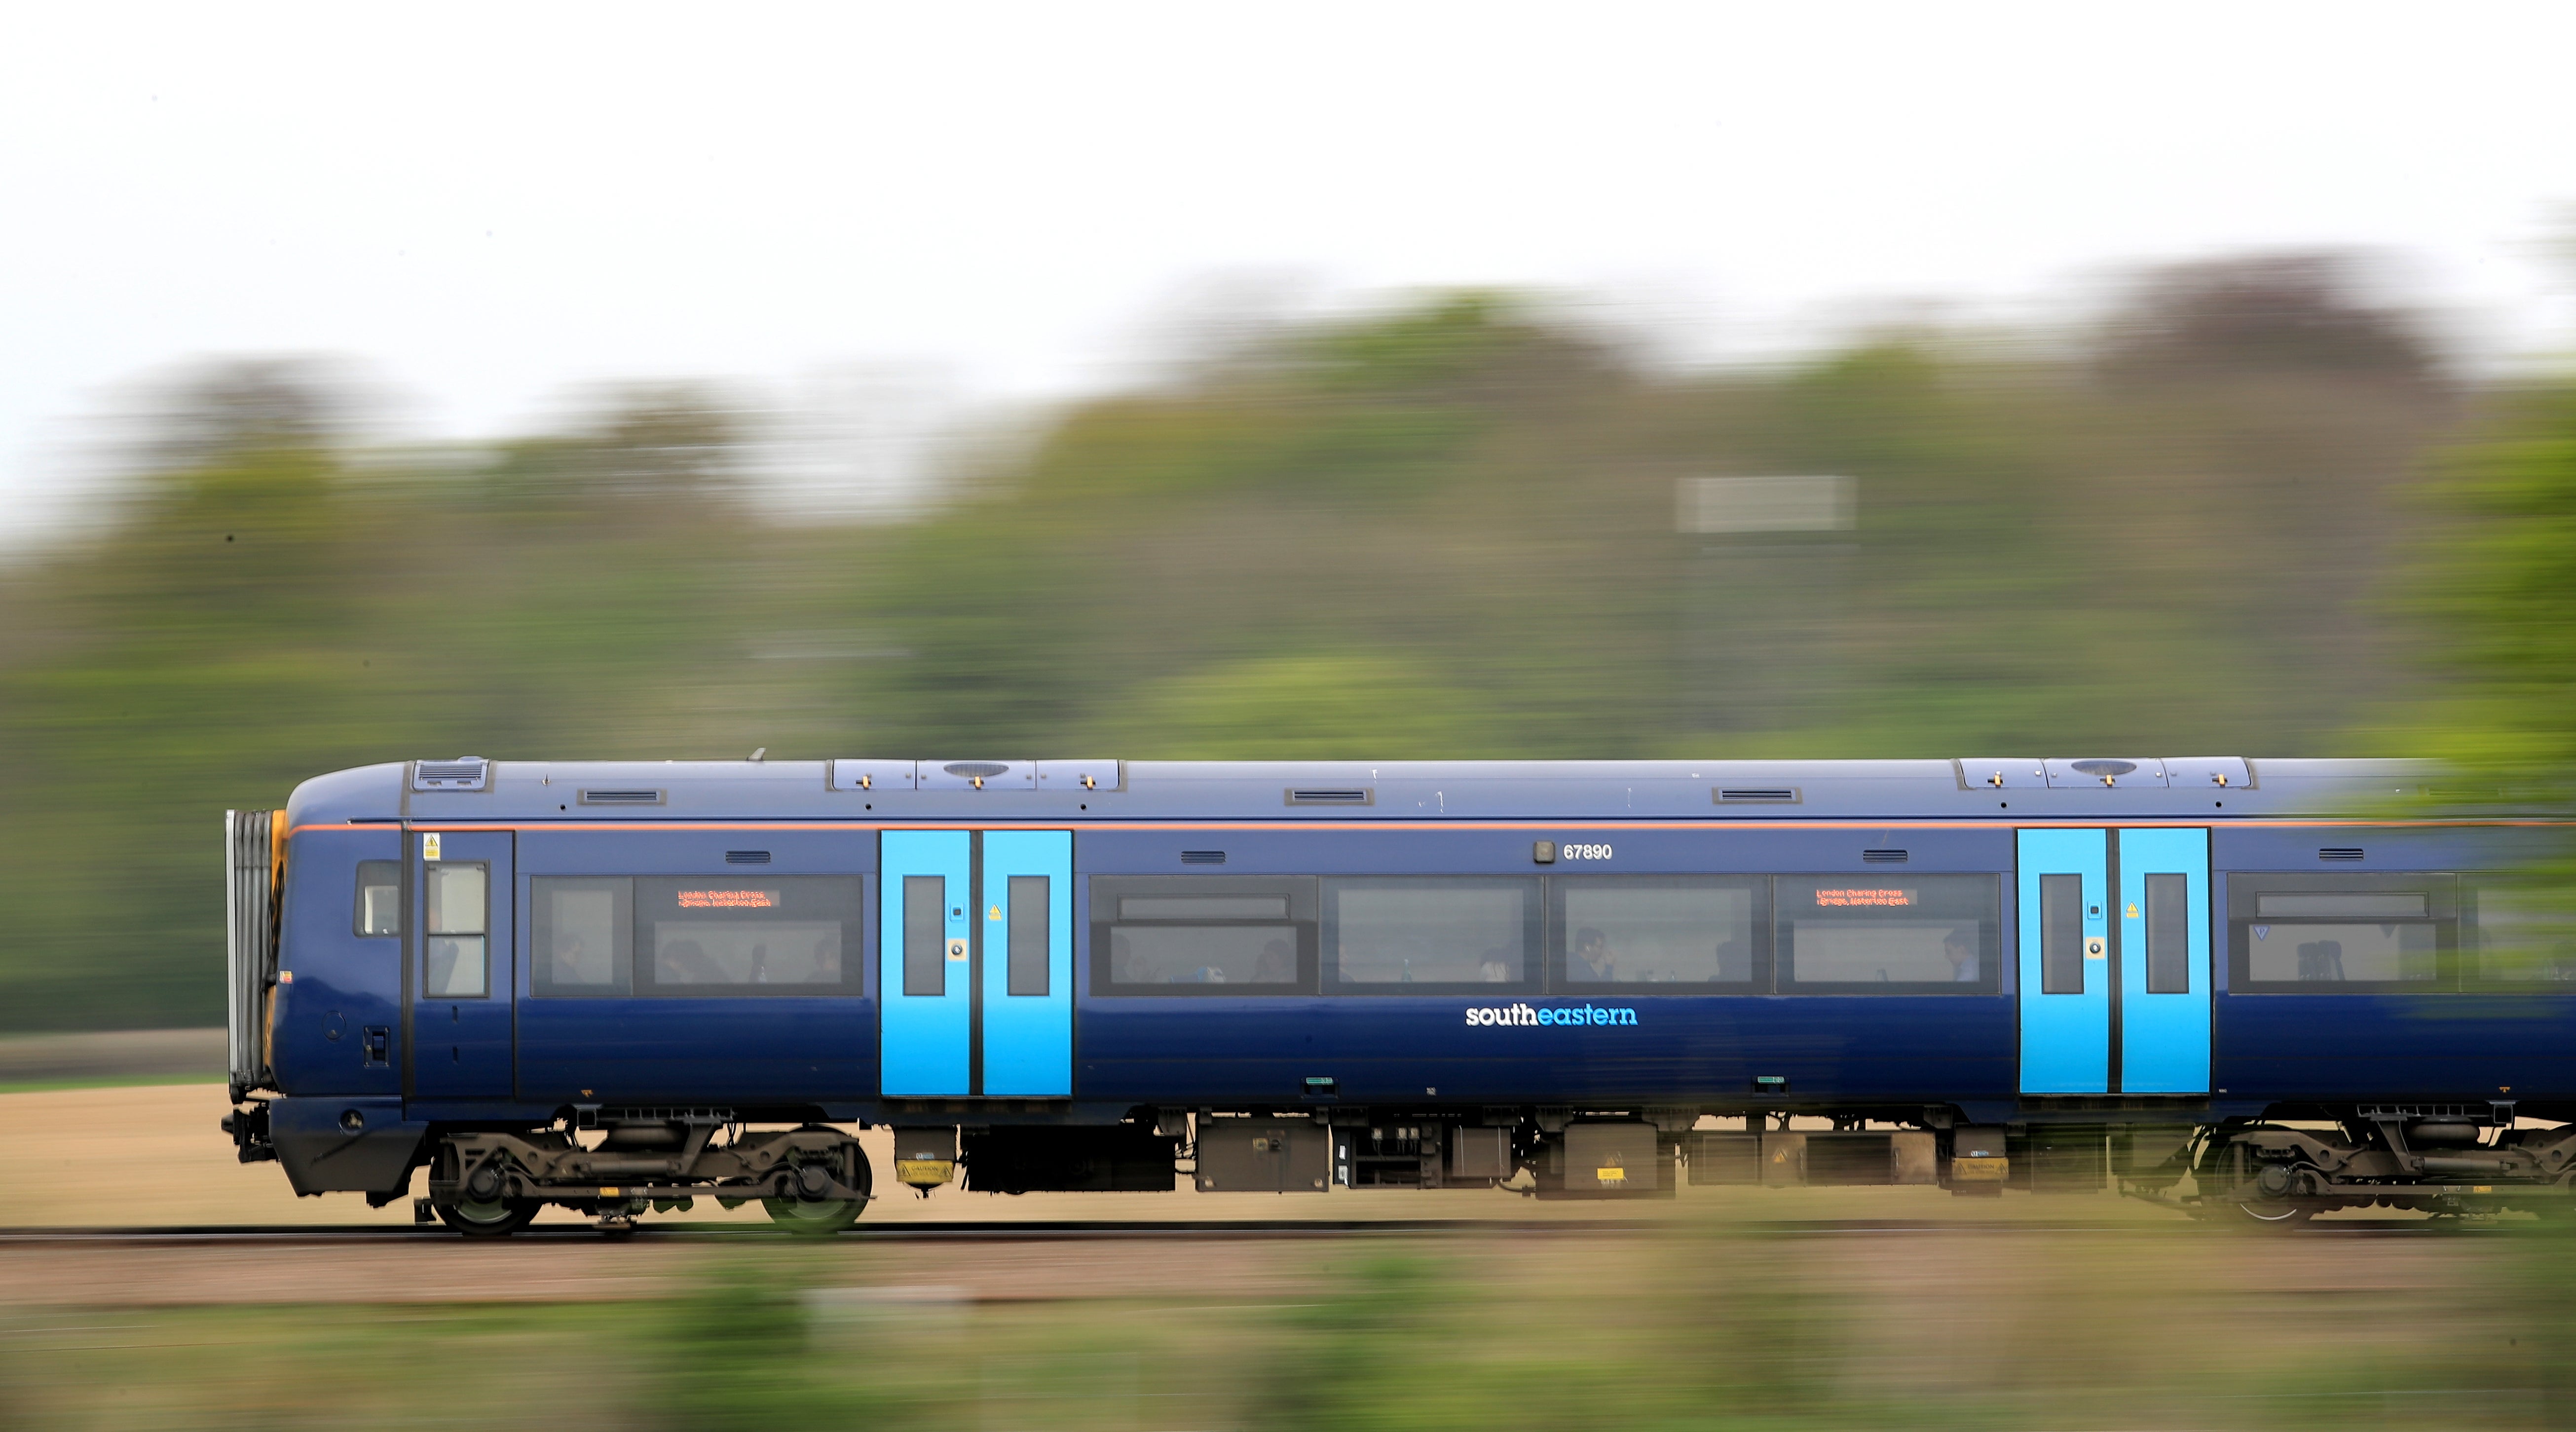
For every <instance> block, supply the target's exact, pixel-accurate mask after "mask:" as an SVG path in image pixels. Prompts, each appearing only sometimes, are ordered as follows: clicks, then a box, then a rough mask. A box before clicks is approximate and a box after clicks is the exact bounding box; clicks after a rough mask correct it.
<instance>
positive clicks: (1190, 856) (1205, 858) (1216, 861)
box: [1181, 850, 1225, 865]
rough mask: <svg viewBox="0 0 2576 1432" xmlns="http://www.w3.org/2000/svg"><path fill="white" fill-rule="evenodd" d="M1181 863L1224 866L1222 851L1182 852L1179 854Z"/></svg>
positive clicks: (1223, 853)
mask: <svg viewBox="0 0 2576 1432" xmlns="http://www.w3.org/2000/svg"><path fill="white" fill-rule="evenodd" d="M1181 863H1182V864H1183V865H1223V864H1225V852H1224V851H1222V850H1184V851H1182V852H1181Z"/></svg>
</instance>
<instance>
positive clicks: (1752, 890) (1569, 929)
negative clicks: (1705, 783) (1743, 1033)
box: [1485, 873, 1772, 999]
mask: <svg viewBox="0 0 2576 1432" xmlns="http://www.w3.org/2000/svg"><path fill="white" fill-rule="evenodd" d="M1546 880H1547V890H1546V905H1547V913H1546V931H1545V940H1546V964H1547V976H1546V977H1547V992H1548V993H1550V994H1563V995H1569V996H1581V997H1583V998H1587V999H1603V998H1611V997H1617V998H1623V999H1624V998H1627V997H1629V996H1632V995H1634V996H1653V997H1656V998H1667V997H1671V996H1675V995H1698V996H1702V997H1710V998H1713V997H1716V996H1720V995H1753V994H1767V993H1769V992H1770V989H1771V940H1772V933H1771V932H1772V921H1771V895H1772V890H1771V882H1772V877H1770V876H1768V875H1745V874H1724V873H1709V874H1684V875H1675V874H1661V873H1641V874H1609V873H1605V874H1593V875H1551V876H1548V877H1546ZM1693 886H1703V887H1715V888H1729V887H1734V888H1742V889H1744V890H1745V891H1746V892H1747V893H1749V894H1750V895H1752V897H1753V914H1752V923H1751V930H1750V933H1749V934H1748V936H1747V939H1748V943H1749V946H1750V950H1751V960H1750V962H1749V964H1748V966H1747V968H1746V972H1745V977H1744V978H1743V979H1742V980H1704V981H1700V982H1697V983H1688V984H1685V983H1679V982H1674V983H1658V982H1651V981H1644V980H1639V981H1633V982H1631V981H1620V980H1612V981H1609V982H1607V983H1603V982H1601V981H1597V980H1581V981H1578V980H1575V979H1573V978H1572V977H1571V976H1569V975H1568V974H1567V969H1568V963H1567V957H1568V956H1569V955H1570V954H1571V953H1572V944H1573V921H1572V919H1571V918H1570V917H1569V916H1568V914H1567V912H1566V902H1565V896H1566V895H1567V894H1569V893H1572V892H1574V891H1579V890H1615V889H1620V888H1627V889H1687V888H1691V887H1693ZM1485 988H1489V989H1491V988H1499V987H1498V986H1491V985H1488V986H1485Z"/></svg>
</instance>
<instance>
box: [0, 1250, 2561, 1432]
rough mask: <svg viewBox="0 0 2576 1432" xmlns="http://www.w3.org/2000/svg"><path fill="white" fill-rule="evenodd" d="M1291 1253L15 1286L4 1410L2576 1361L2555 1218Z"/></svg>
mask: <svg viewBox="0 0 2576 1432" xmlns="http://www.w3.org/2000/svg"><path fill="white" fill-rule="evenodd" d="M1132 1246H1133V1248H1134V1250H1135V1257H1136V1258H1137V1259H1139V1260H1140V1261H1143V1262H1146V1263H1148V1264H1150V1263H1152V1262H1153V1261H1154V1260H1156V1259H1157V1258H1159V1257H1162V1256H1164V1255H1163V1253H1162V1251H1161V1250H1160V1249H1158V1247H1157V1246H1156V1245H1152V1244H1141V1243H1140V1244H1135V1245H1132ZM1299 1249H1300V1253H1301V1256H1302V1258H1303V1260H1304V1266H1303V1270H1302V1276H1301V1278H1300V1279H1299V1282H1300V1283H1301V1284H1302V1285H1303V1287H1302V1290H1301V1291H1297V1292H1295V1293H1293V1294H1288V1295H1283V1296H1276V1297H1274V1296H1269V1295H1266V1294H1265V1295H1262V1296H1259V1297H1253V1298H1247V1297H1245V1296H1243V1295H1242V1294H1239V1293H1230V1292H1229V1291H1228V1289H1227V1288H1225V1287H1224V1286H1221V1285H1212V1284H1211V1283H1210V1282H1207V1281H1202V1280H1201V1279H1199V1278H1198V1277H1196V1276H1195V1271H1196V1270H1195V1269H1194V1267H1193V1266H1192V1265H1191V1264H1190V1263H1189V1262H1187V1261H1177V1262H1174V1263H1173V1265H1172V1266H1171V1267H1170V1268H1169V1269H1168V1275H1169V1276H1168V1281H1169V1284H1170V1287H1169V1291H1168V1293H1167V1294H1165V1295H1162V1296H1156V1297H1151V1298H1142V1299H1136V1298H1128V1299H1088V1298H1073V1299H1065V1300H1052V1301H1050V1300H1029V1301H1003V1302H989V1301H988V1302H980V1303H979V1302H970V1301H966V1300H964V1299H963V1298H962V1296H961V1295H959V1293H958V1292H957V1290H955V1289H946V1288H922V1287H886V1286H882V1285H871V1284H870V1283H869V1282H868V1280H867V1278H866V1277H865V1276H864V1274H865V1272H866V1270H867V1268H868V1266H869V1260H868V1257H867V1252H866V1250H864V1249H859V1250H850V1249H848V1248H847V1247H846V1245H845V1246H844V1247H842V1248H836V1249H834V1250H833V1252H832V1255H831V1256H830V1257H829V1258H825V1257H819V1256H817V1250H814V1249H811V1248H802V1247H795V1246H776V1245H770V1246H763V1247H733V1248H727V1249H724V1250H722V1251H721V1252H720V1253H716V1254H713V1255H710V1256H709V1257H708V1258H706V1259H705V1260H703V1265H702V1266H703V1267H704V1269H705V1270H706V1271H705V1272H704V1273H703V1274H702V1276H701V1282H700V1284H699V1286H698V1287H696V1288H695V1289H694V1290H693V1291H692V1292H690V1293H689V1294H688V1295H686V1296H678V1297H665V1298H657V1299H652V1300H644V1301H634V1302H624V1303H578V1304H552V1305H549V1304H543V1303H536V1304H501V1303H496V1304H488V1305H481V1306H477V1305H472V1304H465V1305H457V1304H446V1305H413V1306H403V1307H395V1306H386V1305H381V1304H365V1303H358V1304H335V1303H330V1302H316V1303H313V1304H305V1305H292V1306H283V1307H280V1306H258V1307H235V1308H219V1309H202V1310H188V1311H138V1310H128V1309H112V1308H111V1309H99V1310H95V1311H93V1312H89V1313H84V1314H81V1315H77V1316H72V1315H58V1316H54V1317H51V1318H48V1319H45V1320H42V1321H39V1320H35V1319H30V1318H25V1317H19V1318H16V1319H13V1320H11V1321H9V1322H8V1323H6V1324H5V1325H0V1348H5V1353H0V1378H4V1379H5V1384H0V1406H5V1407H6V1409H7V1414H6V1416H7V1420H8V1423H9V1425H12V1426H27V1427H48V1428H50V1427H75V1426H76V1427H94V1428H101V1429H108V1428H129V1427H131V1428H144V1427H153V1428H159V1427H167V1426H188V1427H243V1428H300V1427H315V1428H320V1427H349V1426H362V1427H368V1428H380V1429H395V1428H404V1427H424V1426H458V1425H475V1426H528V1427H538V1426H542V1427H547V1428H554V1429H577V1428H589V1427H615V1428H643V1427H657V1428H688V1429H731V1428H745V1429H749V1428H760V1429H775V1428H779V1427H782V1426H803V1427H818V1428H859V1427H902V1428H918V1427H926V1426H938V1427H954V1428H972V1429H979V1432H980V1430H981V1429H1020V1428H1050V1429H1066V1432H1092V1430H1093V1429H1100V1432H1109V1429H1139V1432H1141V1430H1142V1429H1194V1428H1195V1429H1208V1428H1242V1429H1247V1432H1265V1429H1290V1428H1294V1429H1320V1428H1355V1429H1367V1428H1383V1429H1451V1428H1455V1429H1460V1432H1466V1429H1520V1428H1528V1429H1533V1432H1536V1429H1562V1428H1565V1427H1568V1426H1584V1427H1618V1428H1622V1429H1662V1428H1675V1429H1679V1428H1728V1429H1732V1428H1883V1427H1894V1426H1906V1427H1928V1428H1945V1427H1958V1428H1978V1429H1997V1428H2102V1429H2113V1428H2135V1427H2149V1426H2155V1427H2195V1428H2247V1429H2265V1432H2272V1429H2283V1428H2378V1427H2390V1428H2395V1427H2407V1428H2416V1427H2424V1426H2431V1425H2477V1426H2481V1427H2493V1428H2524V1427H2530V1428H2540V1427H2555V1426H2564V1425H2566V1416H2567V1413H2566V1408H2567V1403H2566V1401H2565V1399H2566V1397H2567V1395H2568V1393H2569V1392H2570V1391H2571V1387H2570V1382H2571V1376H2570V1371H2569V1369H2570V1367H2571V1358H2576V1291H2571V1290H2576V1238H2571V1235H2570V1233H2569V1232H2568V1231H2567V1229H2566V1228H2565V1227H2564V1226H2563V1225H2541V1224H2532V1223H2512V1224H2506V1225H2501V1226H2499V1227H2498V1228H2497V1229H2495V1230H2492V1231H2487V1232H2480V1233H2475V1234H2470V1235H2468V1236H2458V1237H2442V1236H2432V1237H2406V1238H2390V1237H2385V1236H2374V1237H2353V1236H2333V1235H2321V1234H2318V1233H2315V1232H2310V1233H2307V1234H2303V1235H2291V1236H2286V1237H2284V1236H2280V1235H2278V1234H2272V1233H2266V1232H2259V1231H2240V1230H2236V1229H2232V1228H2225V1227H2216V1228H2213V1227H2198V1228H2172V1229H2165V1230H2158V1231H2152V1232H2149V1231H2134V1232H2087V1231H2074V1230H2058V1231H2050V1232H2022V1233H2013V1232H1975V1233H1962V1232H1940V1233H1923V1232H1916V1233H1906V1234H1887V1235H1866V1236H1854V1235H1838V1236H1826V1237H1816V1236H1799V1235H1795V1234H1782V1233H1779V1232H1776V1231H1763V1230H1747V1229H1743V1228H1729V1227H1724V1226H1718V1225H1712V1224H1705V1223H1703V1224H1699V1225H1696V1226H1690V1227H1684V1228H1680V1229H1676V1230H1674V1231H1672V1232H1669V1233H1666V1234H1660V1235H1655V1236H1619V1235H1590V1236H1585V1237H1576V1238H1549V1239H1545V1240H1527V1239H1513V1238H1509V1237H1503V1236H1495V1237H1479V1238H1463V1239H1445V1240H1435V1239H1423V1238H1412V1239H1397V1240H1376V1239H1370V1240H1343V1241H1331V1242H1324V1241H1319V1242H1314V1243H1308V1244H1301V1245H1299ZM529 1251H530V1252H532V1253H534V1252H536V1250H529ZM845 1252H846V1253H848V1254H849V1255H850V1256H848V1257H843V1256H841V1255H842V1254H843V1253H845ZM539 1256H544V1255H542V1254H540V1255H539ZM565 1256H578V1255H577V1254H567V1255H565ZM1039 1256H1040V1257H1041V1258H1042V1257H1043V1255H1042V1254H1040V1255H1039ZM512 1261H513V1262H516V1261H518V1260H517V1259H513V1260H512ZM422 1266H423V1267H424V1268H427V1267H429V1266H431V1265H430V1264H428V1263H424V1264H423V1265H422ZM498 1266H499V1265H498V1264H497V1263H495V1264H492V1265H488V1266H487V1267H486V1269H485V1272H486V1275H487V1276H488V1275H490V1274H491V1273H492V1272H494V1271H496V1270H497V1268H498ZM827 1268H828V1271H827ZM854 1272H856V1273H858V1274H860V1275H861V1276H859V1277H857V1278H856V1279H854V1278H853V1273H854ZM854 1282H855V1283H856V1286H851V1285H852V1284H853V1283H854ZM318 1291H322V1290H317V1292H318Z"/></svg>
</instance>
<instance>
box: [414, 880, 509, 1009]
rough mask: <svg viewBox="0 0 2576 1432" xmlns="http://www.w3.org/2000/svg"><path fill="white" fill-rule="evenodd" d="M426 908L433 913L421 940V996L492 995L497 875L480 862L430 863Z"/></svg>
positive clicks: (425, 892)
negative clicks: (490, 926)
mask: <svg viewBox="0 0 2576 1432" xmlns="http://www.w3.org/2000/svg"><path fill="white" fill-rule="evenodd" d="M421 874H422V876H423V878H424V879H425V880H426V881H427V882H428V885H427V889H426V890H425V891H424V899H423V901H422V904H423V905H424V906H425V907H426V909H427V912H428V921H427V923H428V929H427V930H426V931H425V932H424V933H425V935H426V938H425V939H424V940H423V941H422V942H421V977H420V990H421V993H422V994H423V995H424V996H426V997H427V998H430V999H481V998H483V997H485V996H486V995H488V994H490V993H491V960H490V951H489V946H488V931H487V929H486V925H485V922H486V921H487V920H489V919H490V912H491V904H492V902H491V899H490V893H491V875H490V872H489V870H488V868H487V867H485V866H484V865H482V864H481V863H479V862H475V863H465V862H458V863H455V864H444V863H442V864H437V865H426V866H423V867H422V868H421Z"/></svg>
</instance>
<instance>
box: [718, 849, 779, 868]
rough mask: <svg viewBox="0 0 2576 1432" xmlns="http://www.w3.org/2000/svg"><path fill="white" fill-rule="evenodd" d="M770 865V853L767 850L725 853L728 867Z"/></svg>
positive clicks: (730, 851) (729, 851)
mask: <svg viewBox="0 0 2576 1432" xmlns="http://www.w3.org/2000/svg"><path fill="white" fill-rule="evenodd" d="M768 863H769V852H768V851H766V850H728V851H726V852H725V864H727V865H767V864H768Z"/></svg>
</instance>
